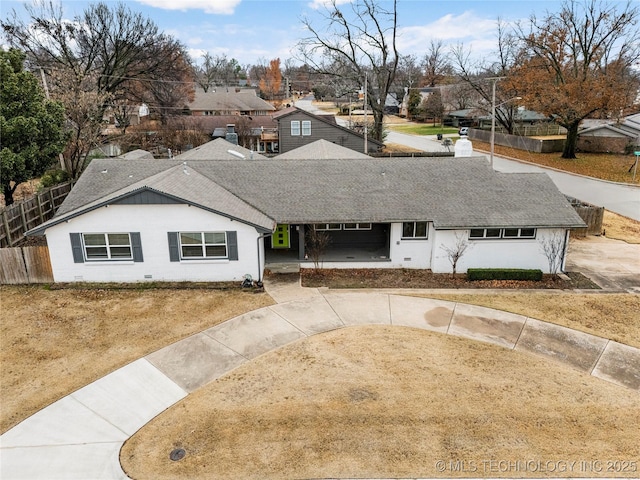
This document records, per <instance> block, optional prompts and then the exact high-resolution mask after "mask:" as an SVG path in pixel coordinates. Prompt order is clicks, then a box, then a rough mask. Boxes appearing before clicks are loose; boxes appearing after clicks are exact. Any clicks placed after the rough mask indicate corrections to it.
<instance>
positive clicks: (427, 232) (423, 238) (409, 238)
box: [401, 222, 429, 240]
mask: <svg viewBox="0 0 640 480" xmlns="http://www.w3.org/2000/svg"><path fill="white" fill-rule="evenodd" d="M410 223H412V224H413V233H412V234H411V235H405V232H404V226H405V225H408V224H410ZM419 223H424V224H425V234H424V236H416V230H417V225H418V224H419ZM401 238H402V240H427V239H428V238H429V222H402V236H401Z"/></svg>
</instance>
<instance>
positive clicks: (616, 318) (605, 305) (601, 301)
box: [415, 292, 640, 348]
mask: <svg viewBox="0 0 640 480" xmlns="http://www.w3.org/2000/svg"><path fill="white" fill-rule="evenodd" d="M415 296H421V297H428V298H438V299H441V300H448V301H451V302H462V303H470V304H473V305H480V306H482V307H489V308H495V309H498V310H504V311H507V312H512V313H518V314H520V315H525V316H528V317H531V318H536V319H538V320H544V321H546V322H551V323H555V324H557V325H564V326H565V327H569V328H573V329H574V330H579V331H581V332H586V333H590V334H592V335H597V336H599V337H604V338H608V339H611V340H615V341H616V342H620V343H625V344H627V345H632V346H634V347H638V348H640V316H639V315H638V312H640V295H634V294H624V293H622V294H607V293H600V294H571V293H560V294H556V293H548V292H530V293H500V294H487V293H482V292H479V293H478V294H475V293H474V294H470V293H451V294H448V293H442V294H441V293H434V294H428V295H415Z"/></svg>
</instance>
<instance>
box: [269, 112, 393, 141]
mask: <svg viewBox="0 0 640 480" xmlns="http://www.w3.org/2000/svg"><path fill="white" fill-rule="evenodd" d="M287 110H288V109H287ZM294 113H301V114H303V115H305V116H307V117H310V118H312V119H315V120H318V121H320V122H324V123H326V124H327V125H331V126H332V127H333V128H337V129H340V130H342V131H344V132H347V133H349V134H351V135H355V136H357V137H362V139H364V135H363V134H362V133H358V132H356V131H354V130H351V129H349V128H346V127H343V126H342V125H338V124H337V123H333V122H335V121H336V120H335V116H334V115H315V114H313V113H309V112H307V111H306V110H302V109H301V108H298V107H291V111H287V112H285V113H281V114H280V115H277V116H274V118H275V119H276V120H277V121H278V123H280V121H281V120H282V119H283V118H286V117H288V116H289V115H293V114H294ZM322 117H333V122H332V121H331V120H329V119H326V118H322ZM368 142H369V143H373V144H375V145H377V146H378V147H384V143H383V142H379V141H378V140H375V139H373V138H369V139H368Z"/></svg>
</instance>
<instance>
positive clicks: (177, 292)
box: [0, 284, 273, 432]
mask: <svg viewBox="0 0 640 480" xmlns="http://www.w3.org/2000/svg"><path fill="white" fill-rule="evenodd" d="M136 286H137V284H136ZM56 288H57V287H56ZM0 304H1V305H2V308H1V309H0V332H1V337H0V338H2V349H1V350H0V367H1V368H2V370H1V374H0V375H1V377H0V378H1V383H2V408H1V409H0V431H2V432H5V431H6V430H8V429H9V428H11V427H12V426H14V425H15V424H17V423H18V422H20V421H21V420H24V419H25V418H27V417H28V416H29V415H32V414H33V413H35V412H37V411H38V410H40V409H42V408H44V407H45V406H47V405H49V404H51V403H53V402H54V401H56V400H58V399H60V398H62V397H63V396H65V395H67V394H69V393H71V392H73V391H74V390H77V389H78V388H81V387H83V386H85V385H87V384H88V383H91V382H92V381H94V380H97V379H98V378H101V377H103V376H104V375H106V374H108V373H110V372H112V371H113V370H116V369H117V368H120V367H122V366H124V365H126V364H128V363H130V362H132V361H134V360H137V359H138V358H141V357H143V356H145V355H147V354H149V353H151V352H154V351H156V350H159V349H160V348H163V347H165V346H167V345H169V344H171V343H173V342H176V341H178V340H180V339H182V338H185V337H187V336H189V335H192V334H194V333H197V332H201V331H202V330H205V329H207V328H209V327H211V326H213V325H216V324H218V323H220V322H222V321H224V320H227V319H229V318H233V317H235V316H237V315H240V314H242V313H244V312H247V311H250V310H254V309H256V308H261V307H264V306H267V305H271V304H273V300H272V299H271V297H269V296H268V295H266V294H254V293H250V292H248V291H247V292H244V291H241V290H240V289H239V288H238V287H237V286H236V289H235V290H228V291H220V290H212V289H202V288H200V289H197V288H196V289H167V288H155V289H145V290H142V289H138V288H135V289H130V290H129V289H124V288H113V289H111V288H97V287H95V286H94V288H76V287H74V288H68V289H61V290H53V289H48V288H42V287H38V286H17V287H13V286H2V287H0Z"/></svg>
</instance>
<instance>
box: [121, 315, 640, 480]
mask: <svg viewBox="0 0 640 480" xmlns="http://www.w3.org/2000/svg"><path fill="white" fill-rule="evenodd" d="M639 400H640V397H639V396H638V393H637V392H633V391H631V390H627V389H624V388H622V387H618V386H615V385H613V384H610V383H607V382H604V381H602V380H599V379H596V378H594V377H590V376H589V375H586V374H583V373H581V372H578V371H575V370H571V369H568V368H566V367H564V366H562V365H559V364H556V363H553V362H551V361H548V360H546V359H543V358H541V357H537V356H534V355H528V354H523V353H520V352H516V351H512V350H507V349H504V348H500V347H497V346H494V345H489V344H483V343H480V342H474V341H470V340H465V339H461V338H455V337H449V336H446V335H442V334H437V333H432V332H427V331H423V330H417V329H410V328H402V327H387V326H384V327H383V326H366V327H351V328H346V329H342V330H337V331H332V332H329V333H325V334H322V335H318V336H315V337H310V338H308V339H305V340H302V341H299V342H296V343H294V344H291V345H289V346H286V347H284V348H282V349H279V350H277V351H274V352H271V353H268V354H265V355H263V356H261V357H259V358H258V359H256V360H254V361H252V362H250V363H249V364H245V365H243V366H241V367H240V368H238V369H236V370H234V371H233V372H232V373H230V374H229V375H227V376H225V377H223V378H221V379H219V380H218V381H216V382H212V383H211V384H209V385H208V386H206V387H203V388H202V389H200V390H198V391H197V392H195V393H193V394H191V395H190V396H189V397H187V398H185V399H184V400H183V401H181V402H179V403H178V404H176V405H175V406H174V407H172V408H171V409H169V410H168V411H167V412H165V413H164V414H161V415H160V416H158V417H156V418H155V419H154V420H153V421H151V422H150V423H149V424H147V425H146V426H145V427H143V428H142V429H141V430H140V431H139V432H138V433H136V434H135V435H134V436H133V437H132V438H131V439H130V440H129V441H127V442H126V443H125V445H124V447H123V449H122V451H121V456H120V459H121V463H122V465H123V467H124V469H125V471H126V472H127V474H128V475H129V476H131V477H132V478H135V479H136V480H143V479H154V480H157V479H176V478H180V479H199V478H226V479H272V478H273V479H289V478H398V477H401V478H406V477H410V478H415V477H467V478H468V477H508V478H517V477H558V476H560V477H576V476H580V477H585V476H587V477H603V476H607V477H613V476H615V477H637V475H638V474H637V471H635V470H637V468H638V466H637V464H636V466H635V470H634V467H633V466H632V464H631V463H629V462H632V461H636V462H637V460H638V458H640V442H638V438H639V435H640V430H639V427H638V426H639V425H640V401H639ZM176 448H181V449H184V450H185V452H186V455H185V457H184V458H183V459H182V460H179V461H171V460H170V459H169V454H170V452H171V451H172V450H174V449H176ZM608 461H618V462H625V461H626V462H627V463H626V464H624V467H625V468H626V469H627V472H626V473H619V472H617V471H613V472H612V471H606V470H603V471H601V472H592V471H590V467H591V466H595V469H596V470H597V469H598V468H600V467H599V466H602V468H603V469H606V468H607V467H609V466H611V468H616V464H614V463H612V464H609V463H607V462H608ZM438 462H442V463H438ZM462 462H464V467H462V465H463V463H462ZM565 462H569V463H565ZM570 462H575V463H573V464H572V463H570ZM509 465H511V466H509ZM569 465H572V466H571V467H569ZM622 467H623V464H622V463H618V464H617V468H619V469H621V468H622ZM556 468H557V469H563V468H566V469H567V471H561V470H556V471H550V470H551V469H556ZM569 468H571V469H570V470H569ZM456 469H457V470H456ZM453 470H456V471H453ZM501 470H502V471H501ZM540 470H544V471H540ZM559 471H560V473H559Z"/></svg>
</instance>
